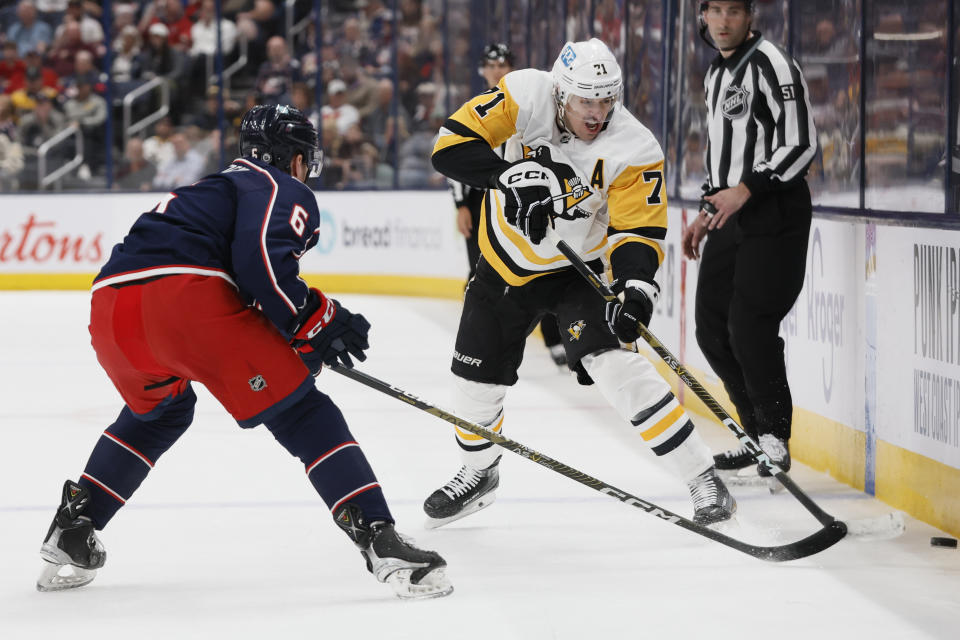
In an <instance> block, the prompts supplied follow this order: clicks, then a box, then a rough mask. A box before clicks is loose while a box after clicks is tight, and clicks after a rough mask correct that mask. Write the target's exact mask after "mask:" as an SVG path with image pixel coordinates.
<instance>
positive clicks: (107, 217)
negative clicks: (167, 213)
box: [0, 194, 158, 274]
mask: <svg viewBox="0 0 960 640" xmlns="http://www.w3.org/2000/svg"><path fill="white" fill-rule="evenodd" d="M157 198H158V194H134V195H126V194H122V195H121V194H116V195H112V194H111V195H104V194H82V195H80V194H71V195H59V194H58V195H48V196H35V195H34V196H3V197H2V198H0V272H2V273H91V274H93V273H96V272H97V271H98V270H99V269H100V265H101V264H103V262H104V261H105V260H106V259H107V256H108V255H109V254H110V249H111V248H112V247H113V245H114V244H115V243H116V242H118V241H119V240H121V239H122V238H123V236H124V234H125V233H126V231H127V229H128V228H129V226H130V225H131V224H132V223H133V221H134V220H135V219H136V218H137V216H138V215H140V213H142V212H143V211H146V210H147V209H150V208H151V207H153V205H155V204H156V201H157Z"/></svg>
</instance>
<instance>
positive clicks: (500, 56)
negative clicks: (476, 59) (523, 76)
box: [480, 42, 513, 67]
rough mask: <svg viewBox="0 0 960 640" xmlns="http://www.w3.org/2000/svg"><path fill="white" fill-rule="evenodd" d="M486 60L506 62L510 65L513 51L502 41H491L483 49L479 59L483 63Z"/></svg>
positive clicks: (511, 64)
mask: <svg viewBox="0 0 960 640" xmlns="http://www.w3.org/2000/svg"><path fill="white" fill-rule="evenodd" d="M487 60H496V61H499V62H506V63H507V64H508V65H510V66H511V67H512V66H513V51H511V50H510V47H508V46H507V45H506V44H504V43H502V42H491V43H490V44H488V45H487V46H486V47H484V49H483V57H482V58H481V59H480V63H481V64H483V63H485V62H486V61H487Z"/></svg>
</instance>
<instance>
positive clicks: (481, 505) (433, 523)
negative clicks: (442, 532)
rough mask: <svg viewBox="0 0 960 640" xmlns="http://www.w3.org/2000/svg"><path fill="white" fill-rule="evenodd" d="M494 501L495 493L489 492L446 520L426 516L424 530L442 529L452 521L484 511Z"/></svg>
mask: <svg viewBox="0 0 960 640" xmlns="http://www.w3.org/2000/svg"><path fill="white" fill-rule="evenodd" d="M496 499H497V492H496V491H491V492H490V493H488V494H487V495H485V496H482V497H481V498H480V499H479V500H476V501H475V502H471V503H470V504H468V505H467V506H466V507H465V508H464V509H463V511H461V512H460V513H457V514H455V515H452V516H449V517H447V518H431V517H430V516H427V519H426V521H425V522H424V523H423V526H424V528H425V529H436V528H438V527H442V526H443V525H445V524H449V523H451V522H453V521H454V520H459V519H460V518H466V517H467V516H468V515H470V514H471V513H476V512H477V511H480V510H481V509H486V508H487V507H489V506H490V505H491V504H493V501H494V500H496Z"/></svg>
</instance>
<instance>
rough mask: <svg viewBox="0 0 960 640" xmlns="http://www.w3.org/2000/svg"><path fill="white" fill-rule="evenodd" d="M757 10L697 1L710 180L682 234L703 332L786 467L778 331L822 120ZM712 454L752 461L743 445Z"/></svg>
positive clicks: (744, 412)
mask: <svg viewBox="0 0 960 640" xmlns="http://www.w3.org/2000/svg"><path fill="white" fill-rule="evenodd" d="M752 20H753V0H708V1H702V0H701V1H700V2H699V23H700V35H701V36H702V37H703V39H704V40H705V41H706V42H707V43H708V44H710V45H711V46H712V47H714V48H716V49H717V50H718V51H719V55H718V56H717V57H716V58H715V59H714V60H713V62H712V63H711V64H710V68H709V70H708V71H707V75H706V78H705V80H704V87H705V89H706V103H707V126H708V138H709V139H708V144H707V163H706V164H707V181H706V183H705V184H704V187H703V191H704V193H703V197H702V199H701V201H700V212H699V214H698V215H697V217H696V219H695V220H694V221H693V223H692V224H691V225H690V226H689V227H687V228H686V229H685V230H684V233H683V239H682V244H683V252H684V255H685V256H686V257H687V258H690V259H697V258H699V259H700V270H699V279H698V283H697V299H696V335H697V343H698V344H699V345H700V349H701V351H702V352H703V354H704V355H705V356H706V358H707V361H708V362H709V363H710V366H711V367H712V368H713V370H714V372H715V373H716V374H717V375H718V376H719V377H720V379H721V380H722V381H723V384H724V387H725V388H726V390H727V394H728V395H729V396H730V399H731V401H733V404H734V405H735V406H736V408H737V412H738V413H739V415H740V419H741V422H742V423H743V427H744V429H745V430H746V431H747V432H748V433H749V434H750V435H751V436H752V437H754V438H756V439H759V441H760V446H761V448H762V449H763V450H764V451H765V452H766V453H767V454H768V455H769V456H770V457H771V458H772V459H773V461H774V462H775V463H776V464H778V465H779V466H780V467H781V468H782V469H784V470H788V469H789V468H790V453H789V448H788V444H787V443H788V440H789V439H790V428H791V418H792V414H793V401H792V399H791V396H790V387H789V385H788V383H787V373H786V366H785V362H784V354H783V347H784V344H783V340H782V339H781V338H780V337H779V335H778V333H779V328H780V321H781V320H783V318H784V316H786V314H787V313H788V312H789V311H790V309H791V307H793V304H794V303H795V302H796V300H797V296H798V295H799V294H800V289H801V288H802V286H803V277H804V271H805V265H806V255H807V239H808V236H809V234H810V219H811V204H810V190H809V188H808V187H807V183H806V180H805V175H806V173H807V168H808V167H809V166H810V162H811V161H812V160H813V157H814V155H815V153H816V150H817V144H816V129H815V127H814V124H813V115H812V110H811V108H810V102H809V99H808V96H807V86H806V82H805V81H804V79H803V74H802V73H801V71H800V67H799V66H797V63H796V62H795V61H794V60H793V59H792V58H791V57H790V56H789V55H788V54H786V53H785V52H784V51H783V50H782V49H781V48H780V47H778V46H777V45H775V44H773V43H772V42H769V41H767V40H765V39H764V37H763V36H762V35H761V34H760V33H759V32H758V31H756V30H754V29H752ZM707 32H709V39H708V38H707ZM704 237H706V243H705V244H704V245H703V250H702V252H701V250H700V243H701V241H702V240H703V238H704ZM714 459H715V461H716V465H717V469H727V470H733V469H741V468H744V467H747V466H749V465H751V464H752V463H753V458H752V456H751V455H750V454H749V452H747V451H746V449H745V448H744V447H743V446H740V447H738V448H737V449H734V450H731V451H727V452H725V453H721V454H719V455H717V456H715V458H714ZM759 472H760V474H761V475H768V474H766V473H765V472H764V470H763V469H759Z"/></svg>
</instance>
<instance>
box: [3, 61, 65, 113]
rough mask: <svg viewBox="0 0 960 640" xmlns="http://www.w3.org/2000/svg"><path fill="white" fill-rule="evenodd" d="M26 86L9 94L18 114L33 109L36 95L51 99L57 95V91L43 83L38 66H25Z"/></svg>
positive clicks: (35, 103) (35, 104)
mask: <svg viewBox="0 0 960 640" xmlns="http://www.w3.org/2000/svg"><path fill="white" fill-rule="evenodd" d="M25 76H26V86H24V87H22V88H20V89H17V90H16V91H14V92H13V93H11V94H10V100H11V102H12V103H13V106H14V107H15V108H16V110H17V111H16V112H17V114H18V116H22V115H24V114H25V113H28V112H30V111H33V108H34V107H35V106H37V97H39V96H40V95H46V96H47V97H49V98H51V99H55V98H56V97H57V91H56V90H55V89H51V88H50V87H46V86H44V84H43V73H42V72H41V71H40V69H39V68H38V67H27V71H26V74H25Z"/></svg>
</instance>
